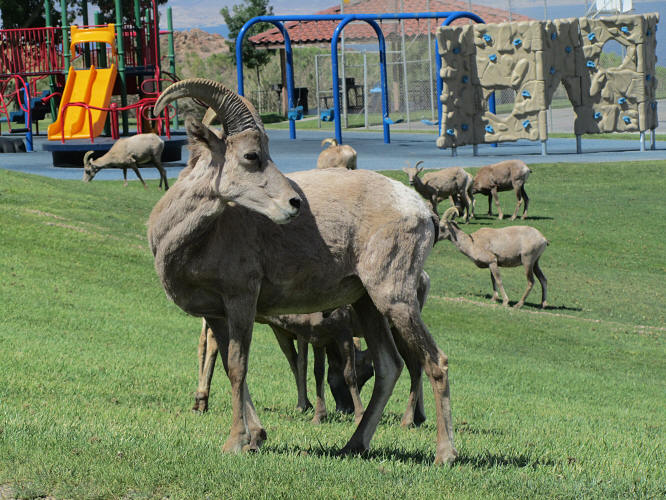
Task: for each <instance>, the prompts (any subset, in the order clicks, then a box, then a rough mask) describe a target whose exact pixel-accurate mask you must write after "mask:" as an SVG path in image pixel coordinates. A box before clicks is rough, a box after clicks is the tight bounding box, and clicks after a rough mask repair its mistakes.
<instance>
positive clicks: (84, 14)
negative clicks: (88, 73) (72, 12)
mask: <svg viewBox="0 0 666 500" xmlns="http://www.w3.org/2000/svg"><path fill="white" fill-rule="evenodd" d="M81 18H82V19H83V25H84V26H88V25H89V23H88V2H87V1H86V0H84V1H83V3H81ZM83 61H84V64H85V65H86V67H87V68H89V67H90V44H88V43H86V44H85V45H84V46H83Z"/></svg>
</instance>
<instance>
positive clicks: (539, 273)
mask: <svg viewBox="0 0 666 500" xmlns="http://www.w3.org/2000/svg"><path fill="white" fill-rule="evenodd" d="M534 274H536V277H537V279H538V280H539V283H541V307H542V308H543V309H545V308H546V306H547V305H548V303H547V302H546V289H547V288H548V280H547V279H546V275H545V274H543V272H542V271H541V268H540V267H539V261H538V260H537V261H536V262H535V263H534Z"/></svg>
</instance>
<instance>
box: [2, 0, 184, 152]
mask: <svg viewBox="0 0 666 500" xmlns="http://www.w3.org/2000/svg"><path fill="white" fill-rule="evenodd" d="M82 6H83V12H82V17H83V25H82V26H72V27H71V28H70V27H69V26H66V25H65V24H64V23H65V20H64V19H63V25H62V26H61V27H54V26H51V10H52V6H51V1H50V0H44V8H45V14H46V15H45V18H46V24H47V26H46V27H44V28H28V29H5V30H0V46H2V47H3V50H2V51H0V116H1V117H3V118H4V120H3V121H7V122H8V124H9V129H10V132H25V133H26V142H27V145H28V150H32V124H33V121H34V120H35V118H44V114H45V113H46V112H47V110H48V108H49V107H50V112H51V116H52V118H53V120H54V123H53V124H52V126H51V127H50V131H49V139H51V140H60V141H62V142H63V143H64V141H65V139H68V138H69V139H77V138H79V139H80V138H89V139H90V142H91V143H92V142H94V137H97V136H99V135H100V134H101V132H102V129H104V128H106V130H107V132H108V133H110V135H111V136H112V137H113V138H114V139H117V138H118V137H119V135H120V122H121V121H122V134H123V135H127V134H128V131H129V121H128V112H129V111H132V110H133V111H135V112H136V118H137V131H138V132H139V133H141V132H142V131H144V129H146V128H149V129H153V128H156V129H157V131H158V133H160V134H161V133H162V130H164V131H165V132H166V135H167V136H170V126H169V125H170V124H169V121H170V120H169V111H168V110H167V111H165V114H164V115H163V116H161V117H158V118H157V119H155V118H152V117H151V116H150V112H149V108H151V107H152V104H153V103H154V102H155V101H156V99H157V97H158V95H159V92H160V89H161V82H162V80H161V78H162V76H161V75H162V73H165V74H167V75H169V74H170V75H174V74H175V54H174V51H173V37H172V28H171V26H172V22H171V9H170V8H169V9H167V19H168V23H169V30H168V31H167V32H165V33H168V34H169V60H170V72H168V73H167V72H163V71H162V70H161V67H160V53H159V36H160V34H162V33H161V32H160V31H159V28H158V22H157V19H158V12H157V5H156V2H155V1H154V0H152V1H151V5H150V6H149V7H148V8H146V9H145V10H144V11H143V12H142V11H141V8H140V1H139V0H134V22H133V23H132V24H123V13H122V4H121V2H120V0H116V1H115V16H116V23H115V25H114V24H109V25H102V24H101V22H100V19H101V16H100V14H99V13H96V14H95V23H94V24H93V25H89V22H88V12H87V3H86V2H84V3H83V4H82ZM66 8H67V2H66V0H61V2H60V10H61V12H64V11H66ZM62 17H63V18H66V16H62ZM70 34H71V38H72V43H71V44H70V43H69V39H70ZM110 59H112V60H113V62H112V64H111V65H109V66H108V67H107V60H110ZM75 66H81V67H83V68H87V69H75ZM66 75H67V76H66ZM45 78H48V79H49V89H50V90H49V91H43V92H41V93H40V97H39V98H31V96H34V95H36V94H37V88H38V83H39V82H40V81H41V80H43V79H45ZM172 78H173V76H172ZM42 86H43V85H42ZM112 95H118V96H120V106H118V105H117V103H110V98H111V96H112ZM128 95H138V97H139V99H138V102H136V103H134V104H130V105H128V104H127V96H128ZM14 101H16V103H17V104H18V106H19V107H20V109H21V112H20V113H16V112H14V113H11V114H10V113H9V111H8V107H9V105H10V104H11V103H12V102H14ZM58 101H60V110H59V112H58ZM36 109H37V110H38V111H39V112H40V114H39V115H35V110H36ZM31 114H32V116H31ZM17 115H19V116H18V117H19V118H20V117H21V116H24V117H25V128H24V129H21V130H12V127H11V122H12V121H17V119H16V118H17ZM107 115H108V116H109V118H110V119H109V120H108V122H107V126H106V127H105V126H104V122H105V121H106V120H105V119H106V117H107ZM119 117H120V118H119ZM151 121H153V122H152V123H151ZM48 146H51V147H50V148H47V147H45V149H53V145H51V144H49V145H48ZM68 146H70V147H69V149H71V150H72V151H74V150H75V149H76V147H75V145H73V144H71V145H68ZM107 147H108V145H107ZM54 155H55V153H54Z"/></svg>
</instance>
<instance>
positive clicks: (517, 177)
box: [472, 160, 532, 220]
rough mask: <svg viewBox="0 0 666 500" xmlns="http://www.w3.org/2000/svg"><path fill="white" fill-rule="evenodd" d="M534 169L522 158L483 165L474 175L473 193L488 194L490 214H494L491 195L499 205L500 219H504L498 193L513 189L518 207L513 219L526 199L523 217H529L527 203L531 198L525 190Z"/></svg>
mask: <svg viewBox="0 0 666 500" xmlns="http://www.w3.org/2000/svg"><path fill="white" fill-rule="evenodd" d="M531 172H532V171H531V170H530V169H529V167H528V166H527V165H525V162H524V161H522V160H506V161H501V162H499V163H494V164H493V165H486V166H485V167H481V168H480V169H479V171H478V172H477V173H476V175H475V176H474V183H473V186H472V193H474V194H475V193H481V194H485V195H487V196H488V215H492V214H493V211H492V202H491V196H492V198H493V199H494V200H495V205H497V213H498V219H500V220H501V219H503V218H504V214H503V213H502V207H501V206H500V202H499V198H498V196H497V193H498V192H499V191H510V190H511V189H513V190H514V191H515V192H516V198H517V199H518V202H517V203H516V209H515V210H514V211H513V215H512V216H511V220H515V218H516V216H517V215H518V208H519V207H520V204H521V203H522V202H523V201H524V202H525V206H524V207H523V215H522V217H521V218H522V219H524V218H525V217H527V205H528V204H529V202H530V199H529V198H528V197H527V193H526V192H525V182H526V181H527V178H528V177H529V175H530V173H531Z"/></svg>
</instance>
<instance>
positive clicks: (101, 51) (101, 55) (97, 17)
mask: <svg viewBox="0 0 666 500" xmlns="http://www.w3.org/2000/svg"><path fill="white" fill-rule="evenodd" d="M93 22H94V23H95V24H96V25H97V26H99V25H101V24H102V13H101V12H95V14H94V15H93ZM97 64H98V66H99V67H100V68H106V66H107V62H106V44H105V43H102V42H98V43H97ZM110 119H111V117H110V116H109V115H107V117H106V121H105V122H104V135H105V136H107V137H108V136H110V135H111V124H110V123H109V121H110Z"/></svg>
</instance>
